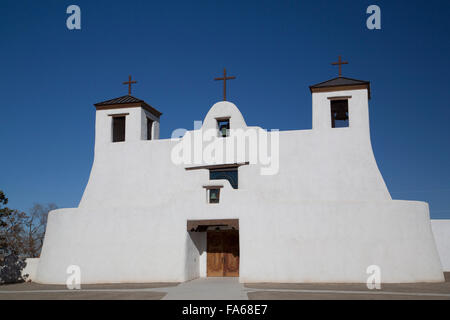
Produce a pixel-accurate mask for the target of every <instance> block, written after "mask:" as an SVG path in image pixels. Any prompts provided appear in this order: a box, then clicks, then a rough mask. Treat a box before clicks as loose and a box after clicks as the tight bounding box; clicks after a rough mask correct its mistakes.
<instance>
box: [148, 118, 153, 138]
mask: <svg viewBox="0 0 450 320" xmlns="http://www.w3.org/2000/svg"><path fill="white" fill-rule="evenodd" d="M152 127H153V120H152V119H149V118H147V140H152Z"/></svg>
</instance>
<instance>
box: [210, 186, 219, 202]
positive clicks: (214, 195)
mask: <svg viewBox="0 0 450 320" xmlns="http://www.w3.org/2000/svg"><path fill="white" fill-rule="evenodd" d="M208 192H209V203H219V198H220V188H217V189H215V188H214V189H208Z"/></svg>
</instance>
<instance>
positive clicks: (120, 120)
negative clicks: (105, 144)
mask: <svg viewBox="0 0 450 320" xmlns="http://www.w3.org/2000/svg"><path fill="white" fill-rule="evenodd" d="M112 120H113V129H112V131H113V136H112V142H122V141H125V116H120V117H113V118H112Z"/></svg>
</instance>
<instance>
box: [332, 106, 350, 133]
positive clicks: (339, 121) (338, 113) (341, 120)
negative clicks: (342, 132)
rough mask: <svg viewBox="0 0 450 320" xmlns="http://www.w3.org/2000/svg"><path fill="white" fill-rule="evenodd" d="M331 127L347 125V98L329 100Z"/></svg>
mask: <svg viewBox="0 0 450 320" xmlns="http://www.w3.org/2000/svg"><path fill="white" fill-rule="evenodd" d="M330 105H331V127H332V128H346V127H348V126H349V118H348V100H347V99H345V100H331V101H330Z"/></svg>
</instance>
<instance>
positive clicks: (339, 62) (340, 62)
mask: <svg viewBox="0 0 450 320" xmlns="http://www.w3.org/2000/svg"><path fill="white" fill-rule="evenodd" d="M331 64H332V65H333V66H337V65H338V66H339V77H341V76H342V65H343V64H348V61H342V59H341V56H339V61H338V62H333V63H331Z"/></svg>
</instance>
